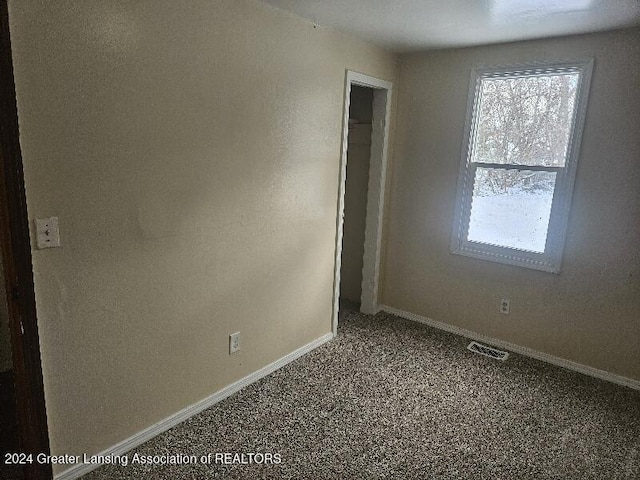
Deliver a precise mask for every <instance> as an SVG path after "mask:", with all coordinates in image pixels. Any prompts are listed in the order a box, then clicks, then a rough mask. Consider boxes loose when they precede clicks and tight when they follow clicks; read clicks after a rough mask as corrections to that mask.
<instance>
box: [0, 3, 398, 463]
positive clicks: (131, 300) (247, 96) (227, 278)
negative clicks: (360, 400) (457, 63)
mask: <svg viewBox="0 0 640 480" xmlns="http://www.w3.org/2000/svg"><path fill="white" fill-rule="evenodd" d="M10 21H11V29H12V32H11V33H12V41H13V49H14V64H15V77H16V88H17V98H18V109H19V117H20V128H21V143H22V149H23V156H24V166H25V177H26V189H27V200H28V209H29V215H30V217H31V218H33V217H37V216H50V215H57V216H59V218H60V228H61V234H60V236H61V242H62V248H59V249H50V250H41V251H38V250H36V251H34V257H33V261H34V272H35V286H36V297H37V308H38V319H39V328H40V339H41V348H42V358H43V369H44V382H45V394H46V403H47V411H48V419H49V427H50V437H51V446H52V450H53V453H55V454H62V453H70V454H78V453H80V452H96V451H99V450H101V449H103V448H106V447H109V446H111V445H113V444H115V443H117V442H119V441H121V440H123V439H124V438H127V437H129V436H130V435H132V434H134V433H136V432H138V431H139V430H141V429H143V428H145V427H148V426H149V425H151V424H153V423H154V422H156V421H158V420H160V419H162V418H164V417H166V416H168V415H171V414H173V413H174V412H176V411H178V410H180V409H182V408H184V407H186V406H187V405H190V404H192V403H194V402H196V401H198V400H200V399H202V398H204V397H206V396H208V395H210V394H212V393H213V392H215V391H217V390H219V389H220V388H222V387H224V386H225V385H228V384H229V383H231V382H233V381H236V380H238V379H240V378H242V377H244V376H246V375H247V374H249V373H251V372H254V371H256V370H257V369H259V368H261V367H263V366H265V365H267V364H269V363H270V362H273V361H274V360H277V359H279V358H281V357H282V356H284V355H286V354H287V353H289V352H291V351H293V350H295V349H296V348H298V347H301V346H303V345H305V344H307V343H308V342H310V341H312V340H314V339H316V338H318V337H320V336H322V335H324V334H326V333H329V332H330V331H331V310H332V282H333V264H334V250H335V228H336V208H337V207H336V205H337V192H338V173H339V172H338V169H339V159H340V143H341V131H342V130H341V129H342V108H343V98H344V80H345V69H353V70H357V71H360V72H364V73H367V74H369V75H373V76H376V77H380V78H383V79H385V80H391V81H393V80H394V79H395V75H396V58H395V57H394V56H393V55H391V54H389V53H388V52H385V51H383V50H380V49H378V48H377V47H373V46H371V45H368V44H366V43H364V42H361V41H359V40H355V39H353V38H351V37H348V36H345V35H343V34H340V33H337V32H335V31H332V30H328V29H323V28H320V27H318V28H316V27H314V26H313V24H311V23H309V22H306V21H303V20H301V19H299V18H297V17H294V16H292V15H289V14H286V13H283V12H281V11H279V10H275V9H273V8H271V7H267V6H265V5H263V4H261V3H258V2H255V1H253V0H219V1H209V0H190V1H188V2H175V1H173V0H142V1H136V2H121V1H106V0H83V1H65V2H50V1H48V0H40V1H38V0H20V1H10ZM238 330H239V331H240V332H241V334H242V350H241V352H239V353H238V354H234V355H233V356H229V355H228V335H229V334H230V333H232V332H235V331H238ZM59 470H61V468H58V469H57V471H59Z"/></svg>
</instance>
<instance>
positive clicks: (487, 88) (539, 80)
mask: <svg viewBox="0 0 640 480" xmlns="http://www.w3.org/2000/svg"><path fill="white" fill-rule="evenodd" d="M592 66H593V61H592V60H589V61H578V62H563V63H554V64H542V63H537V64H533V65H518V66H507V67H495V68H478V69H475V70H474V71H473V72H472V76H471V86H470V92H469V106H468V109H467V110H468V113H467V124H466V127H465V134H464V143H463V146H464V149H463V150H464V151H463V155H462V162H461V167H460V176H459V179H458V194H457V200H456V202H457V205H456V217H455V221H454V231H453V237H452V245H451V250H452V252H453V253H457V254H461V255H466V256H470V257H476V258H482V259H486V260H493V261H496V262H501V263H507V264H511V265H519V266H524V267H529V268H534V269H537V270H544V271H548V272H553V273H559V271H560V262H561V257H562V249H563V246H564V237H565V233H566V229H567V222H568V217H569V207H570V202H571V192H572V187H573V180H574V178H575V172H576V163H577V160H578V149H579V145H580V137H581V135H582V126H583V123H584V116H585V111H586V100H587V94H588V90H589V80H590V76H591V70H592Z"/></svg>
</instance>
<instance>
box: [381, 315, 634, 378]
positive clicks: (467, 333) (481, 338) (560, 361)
mask: <svg viewBox="0 0 640 480" xmlns="http://www.w3.org/2000/svg"><path fill="white" fill-rule="evenodd" d="M380 309H381V310H383V311H385V312H387V313H390V314H392V315H396V316H398V317H402V318H405V319H407V320H412V321H414V322H419V323H424V324H425V325H429V326H430V327H434V328H437V329H440V330H444V331H446V332H449V333H453V334H455V335H460V336H462V337H466V338H470V339H472V340H476V341H478V342H482V343H487V344H489V345H493V346H495V347H499V348H502V349H504V350H509V351H511V352H514V353H519V354H520V355H524V356H526V357H531V358H535V359H536V360H541V361H543V362H547V363H550V364H552V365H556V366H558V367H563V368H566V369H568V370H574V371H576V372H579V373H583V374H585V375H589V376H591V377H595V378H599V379H601V380H606V381H608V382H612V383H617V384H618V385H622V386H625V387H629V388H633V389H634V390H640V380H634V379H632V378H628V377H623V376H622V375H616V374H615V373H610V372H607V371H605V370H599V369H597V368H593V367H589V366H587V365H583V364H581V363H577V362H573V361H571V360H567V359H564V358H560V357H556V356H553V355H549V354H548V353H543V352H539V351H537V350H533V349H531V348H527V347H521V346H520V345H516V344H514V343H509V342H505V341H503V340H498V339H497V338H492V337H487V336H485V335H481V334H479V333H476V332H472V331H471V330H467V329H465V328H460V327H456V326H453V325H449V324H447V323H442V322H438V321H437V320H433V319H431V318H428V317H423V316H422V315H417V314H415V313H410V312H405V311H403V310H399V309H397V308H393V307H389V306H388V305H380Z"/></svg>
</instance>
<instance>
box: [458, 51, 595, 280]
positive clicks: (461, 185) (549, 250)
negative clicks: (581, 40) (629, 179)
mask: <svg viewBox="0 0 640 480" xmlns="http://www.w3.org/2000/svg"><path fill="white" fill-rule="evenodd" d="M592 70H593V59H587V60H576V61H563V62H536V63H530V64H525V65H502V66H493V67H476V68H474V69H473V70H472V72H471V81H470V85H469V96H468V102H467V117H466V124H465V129H464V136H463V143H462V155H461V160H460V172H459V175H458V186H457V195H456V207H455V218H454V224H453V235H452V238H451V253H454V254H458V255H464V256H467V257H474V258H480V259H484V260H491V261H494V262H499V263H505V264H508V265H516V266H520V267H527V268H532V269H535V270H542V271H545V272H551V273H556V274H558V273H560V265H561V261H562V251H563V249H564V242H565V236H566V231H567V224H568V220H569V209H570V207H571V196H572V193H573V184H574V180H575V176H576V166H577V163H578V155H579V150H580V142H581V138H582V131H583V127H584V119H585V116H586V109H587V98H588V95H589V85H590V82H591V72H592ZM567 72H571V73H574V72H575V73H578V74H579V78H578V86H577V90H576V104H575V109H574V116H573V121H572V126H571V131H570V136H569V144H568V146H567V155H566V159H565V166H564V167H540V168H539V167H535V166H534V167H532V166H526V165H518V166H517V168H521V169H523V170H542V171H555V172H556V186H555V190H554V193H553V201H552V205H551V214H550V219H549V228H548V231H547V241H546V245H545V249H544V253H536V252H529V251H524V250H518V249H515V248H509V247H503V246H496V245H489V244H485V243H479V242H472V241H469V240H467V235H468V231H469V222H470V217H471V199H472V194H473V184H474V179H475V170H476V168H477V167H478V166H480V167H482V166H486V167H492V166H493V165H492V164H483V163H474V162H472V161H471V159H472V158H473V142H474V137H475V132H476V127H477V111H476V109H477V107H479V100H480V99H479V96H480V86H481V82H482V80H483V79H485V78H510V77H517V76H531V75H545V74H558V73H567ZM500 168H505V165H500ZM506 168H513V167H511V166H506Z"/></svg>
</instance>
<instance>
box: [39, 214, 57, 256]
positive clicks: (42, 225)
mask: <svg viewBox="0 0 640 480" xmlns="http://www.w3.org/2000/svg"><path fill="white" fill-rule="evenodd" d="M36 243H37V245H38V248H40V249H42V248H54V247H59V246H60V230H59V229H58V217H49V218H36Z"/></svg>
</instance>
